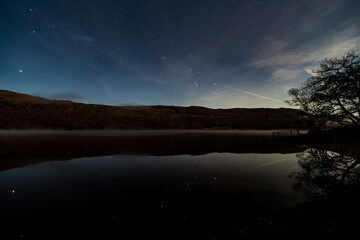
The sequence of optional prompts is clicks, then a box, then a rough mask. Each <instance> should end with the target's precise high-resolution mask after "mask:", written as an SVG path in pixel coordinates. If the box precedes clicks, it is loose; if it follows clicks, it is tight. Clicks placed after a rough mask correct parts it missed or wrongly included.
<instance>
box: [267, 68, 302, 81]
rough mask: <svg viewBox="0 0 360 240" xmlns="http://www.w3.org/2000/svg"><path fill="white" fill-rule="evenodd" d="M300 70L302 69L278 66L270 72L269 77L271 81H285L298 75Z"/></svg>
mask: <svg viewBox="0 0 360 240" xmlns="http://www.w3.org/2000/svg"><path fill="white" fill-rule="evenodd" d="M301 72H302V69H287V68H280V69H277V70H275V71H274V72H273V73H272V74H271V78H270V79H269V80H270V81H271V82H274V83H278V82H286V81H289V80H291V79H294V78H296V77H298V76H299V75H300V74H301Z"/></svg>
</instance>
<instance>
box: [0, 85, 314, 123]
mask: <svg viewBox="0 0 360 240" xmlns="http://www.w3.org/2000/svg"><path fill="white" fill-rule="evenodd" d="M306 116H307V115H306V114H305V113H304V112H302V111H299V110H296V109H290V108H279V109H271V108H253V109H251V108H232V109H211V108H206V107H198V106H191V107H178V106H160V105H158V106H108V105H96V104H83V103H74V102H71V101H61V100H48V99H46V98H41V97H35V96H31V95H27V94H22V93H17V92H12V91H8V90H0V129H287V128H307V127H308V125H309V122H308V120H307V117H306Z"/></svg>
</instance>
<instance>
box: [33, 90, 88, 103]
mask: <svg viewBox="0 0 360 240" xmlns="http://www.w3.org/2000/svg"><path fill="white" fill-rule="evenodd" d="M33 95H35V96H38V97H43V98H47V99H51V100H68V101H75V100H81V99H83V98H84V97H83V96H81V95H80V94H77V93H74V92H62V93H55V94H43V93H34V94H33Z"/></svg>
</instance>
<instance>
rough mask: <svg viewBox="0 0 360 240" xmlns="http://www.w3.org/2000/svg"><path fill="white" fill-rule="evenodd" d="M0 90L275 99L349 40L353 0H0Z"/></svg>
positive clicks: (215, 101) (356, 19)
mask: <svg viewBox="0 0 360 240" xmlns="http://www.w3.org/2000/svg"><path fill="white" fill-rule="evenodd" d="M0 28H1V33H0V34H1V35H0V89H7V90H11V91H16V92H21V93H27V94H33V95H37V96H41V97H46V98H51V99H63V100H72V101H75V102H84V103H97V104H111V105H159V104H160V105H181V106H190V105H200V106H206V107H212V108H231V107H287V106H288V105H287V104H285V103H283V101H284V100H286V99H288V98H289V97H288V96H287V94H286V91H287V90H288V89H289V88H291V87H298V86H300V84H301V83H302V82H303V81H305V80H306V79H307V78H308V77H310V76H311V75H310V74H311V69H315V68H316V67H317V66H318V62H319V61H320V60H322V59H324V58H331V57H339V56H342V55H343V54H344V52H345V51H347V50H350V49H357V48H359V47H360V1H359V0H341V1H340V0H323V1H318V0H310V1H307V0H305V1H300V0H299V1H295V0H294V1H291V0H287V1H285V0H284V1H282V0H278V1H275V0H273V1H271V0H259V1H242V0H238V1H236V0H229V1H228V0H217V1H210V0H209V1H201V0H196V1H195V0H191V1H188V0H176V1H175V0H158V1H137V0H118V1H106V0H102V1H100V0H97V1H95V0H93V1H84V0H76V1H75V0H71V1H68V0H58V1H55V0H54V1H49V0H44V1H34V0H24V1H20V0H19V1H16V0H13V1H9V0H1V3H0Z"/></svg>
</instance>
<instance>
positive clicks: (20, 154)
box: [0, 131, 302, 171]
mask: <svg viewBox="0 0 360 240" xmlns="http://www.w3.org/2000/svg"><path fill="white" fill-rule="evenodd" d="M76 133H77V132H74V133H73V132H64V133H61V134H60V133H57V134H51V132H49V133H43V132H39V133H37V132H30V133H26V132H25V133H21V132H20V133H17V132H15V133H11V132H9V133H7V134H5V133H1V132H0V146H1V147H0V171H1V170H7V169H12V168H17V167H22V166H27V165H31V164H35V163H40V162H45V161H59V160H69V159H73V158H80V157H95V156H109V155H144V156H173V155H183V154H188V155H202V154H208V153H213V152H229V153H295V152H299V151H301V149H302V148H301V147H299V146H295V145H291V144H286V143H282V144H278V143H277V144H273V142H272V138H271V132H265V131H264V132H260V131H258V132H255V131H253V132H251V131H242V132H241V131H238V132H231V131H227V132H226V131H225V132H220V133H219V132H216V131H207V132H205V131H204V132H196V131H194V132H189V131H188V132H185V131H184V132H181V131H162V132H134V133H132V132H120V133H117V134H116V132H115V133H112V132H106V131H104V132H102V131H95V132H79V133H77V134H76ZM111 133H112V134H111Z"/></svg>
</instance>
